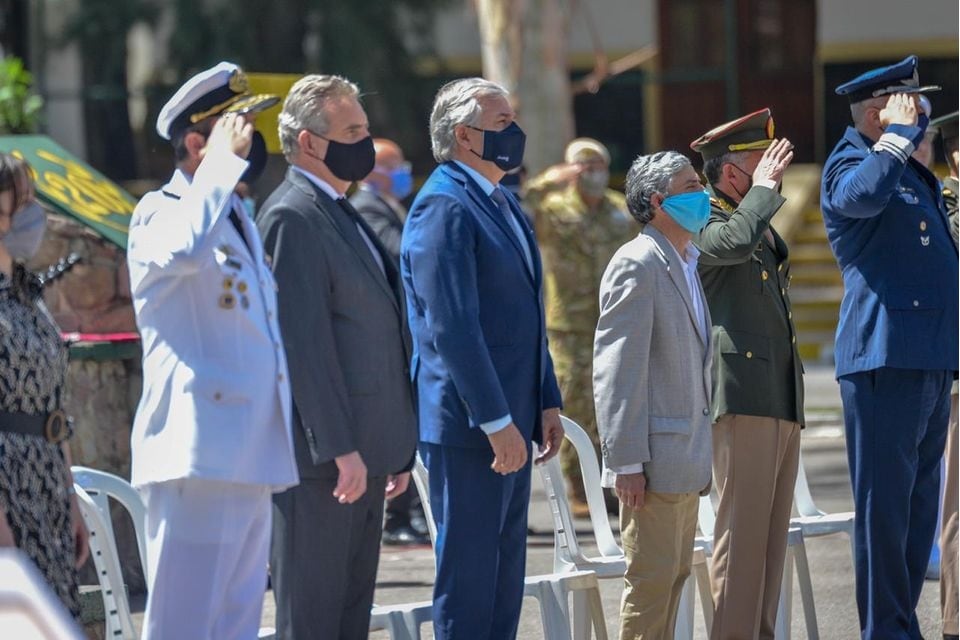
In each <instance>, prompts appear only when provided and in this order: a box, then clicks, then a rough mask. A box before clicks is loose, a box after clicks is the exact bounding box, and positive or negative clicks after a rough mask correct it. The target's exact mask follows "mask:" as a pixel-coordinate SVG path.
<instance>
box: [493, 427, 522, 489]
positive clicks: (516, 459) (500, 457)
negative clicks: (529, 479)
mask: <svg viewBox="0 0 960 640" xmlns="http://www.w3.org/2000/svg"><path fill="white" fill-rule="evenodd" d="M487 438H488V439H489V440H490V446H491V447H493V464H491V465H490V468H491V469H493V470H494V471H496V472H497V473H499V474H500V475H504V476H505V475H508V474H510V473H513V472H515V471H519V470H520V469H523V467H524V465H526V464H527V442H526V440H524V439H523V436H522V435H520V430H519V429H517V425H515V424H513V423H512V422H511V423H510V424H508V425H507V426H506V427H504V428H503V429H500V431H497V432H496V433H493V434H490V435H488V436H487Z"/></svg>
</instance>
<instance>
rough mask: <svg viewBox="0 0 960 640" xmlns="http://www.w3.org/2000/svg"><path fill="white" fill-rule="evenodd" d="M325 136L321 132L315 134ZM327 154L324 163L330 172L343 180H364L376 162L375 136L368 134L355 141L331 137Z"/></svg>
mask: <svg viewBox="0 0 960 640" xmlns="http://www.w3.org/2000/svg"><path fill="white" fill-rule="evenodd" d="M314 135H315V136H318V137H320V138H323V136H321V135H320V134H316V133H315V134H314ZM323 139H324V140H326V141H327V143H328V146H327V154H326V155H325V156H324V157H323V162H324V164H326V165H327V167H328V168H329V169H330V172H331V173H332V174H333V175H335V176H336V177H338V178H340V179H341V180H346V181H348V182H356V181H357V180H363V179H364V178H366V177H367V176H368V175H370V172H371V171H373V167H374V165H375V164H376V160H377V153H376V151H375V150H374V148H373V138H372V137H371V136H367V137H366V138H364V139H363V140H359V141H357V142H353V143H345V142H337V141H336V140H331V139H329V138H323Z"/></svg>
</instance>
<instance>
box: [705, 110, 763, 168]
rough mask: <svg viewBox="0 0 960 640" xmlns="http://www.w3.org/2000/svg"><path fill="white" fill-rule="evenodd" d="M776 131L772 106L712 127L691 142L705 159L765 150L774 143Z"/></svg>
mask: <svg viewBox="0 0 960 640" xmlns="http://www.w3.org/2000/svg"><path fill="white" fill-rule="evenodd" d="M773 131H774V125H773V116H772V115H770V109H769V108H766V109H760V110H759V111H754V112H753V113H748V114H747V115H745V116H742V117H740V118H737V119H736V120H731V121H730V122H726V123H724V124H721V125H720V126H718V127H714V128H713V129H710V131H707V132H706V133H705V134H703V135H702V136H700V137H699V138H697V139H696V140H694V141H693V142H691V143H690V148H691V149H693V150H694V151H696V152H697V153H699V154H700V155H701V156H703V159H704V160H705V161H706V160H710V159H712V158H716V157H719V156H722V155H724V154H725V153H734V152H737V151H756V150H760V151H762V150H764V149H766V148H767V147H769V146H770V145H771V144H772V143H773Z"/></svg>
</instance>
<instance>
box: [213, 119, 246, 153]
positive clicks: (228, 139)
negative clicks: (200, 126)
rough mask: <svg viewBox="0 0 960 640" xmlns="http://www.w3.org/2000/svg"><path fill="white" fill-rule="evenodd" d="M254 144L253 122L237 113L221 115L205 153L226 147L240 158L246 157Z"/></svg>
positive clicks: (214, 126) (215, 124)
mask: <svg viewBox="0 0 960 640" xmlns="http://www.w3.org/2000/svg"><path fill="white" fill-rule="evenodd" d="M252 144H253V124H252V123H250V122H247V120H246V118H244V117H243V116H240V115H237V114H235V113H228V114H226V115H223V116H221V117H220V118H219V119H218V120H217V121H216V122H215V123H214V125H213V130H212V131H210V137H209V138H207V146H206V147H204V153H205V154H206V153H208V152H209V151H210V150H211V149H225V150H227V151H229V152H230V153H232V154H234V155H235V156H237V157H238V158H246V157H247V155H249V153H250V146H251V145H252Z"/></svg>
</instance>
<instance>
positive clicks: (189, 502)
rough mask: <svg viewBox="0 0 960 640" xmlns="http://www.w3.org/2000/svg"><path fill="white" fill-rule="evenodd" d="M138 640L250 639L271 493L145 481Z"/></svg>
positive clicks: (193, 481)
mask: <svg viewBox="0 0 960 640" xmlns="http://www.w3.org/2000/svg"><path fill="white" fill-rule="evenodd" d="M142 492H143V495H144V498H145V500H146V505H147V564H148V565H149V566H148V574H149V576H148V584H147V589H148V591H147V609H146V613H145V614H144V619H143V640H193V639H196V640H252V639H254V638H256V637H257V632H258V631H259V628H260V616H261V610H262V608H263V596H264V591H265V589H266V583H267V558H268V552H269V549H270V528H271V515H272V504H271V500H270V499H271V490H270V487H267V486H264V485H247V484H236V483H230V482H222V481H215V480H204V479H200V478H189V479H181V480H171V481H169V482H159V483H152V484H148V485H146V486H145V487H143V489H142Z"/></svg>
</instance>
